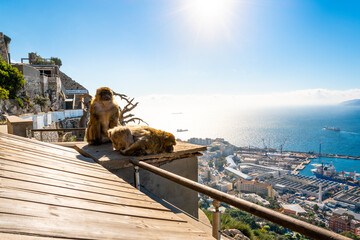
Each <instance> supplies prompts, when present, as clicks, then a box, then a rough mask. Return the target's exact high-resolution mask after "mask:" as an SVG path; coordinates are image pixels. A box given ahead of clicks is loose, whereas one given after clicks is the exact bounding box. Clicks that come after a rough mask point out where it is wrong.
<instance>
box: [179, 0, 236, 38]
mask: <svg viewBox="0 0 360 240" xmlns="http://www.w3.org/2000/svg"><path fill="white" fill-rule="evenodd" d="M184 10H185V11H186V13H187V15H188V16H187V17H188V19H189V21H190V24H191V25H192V26H193V27H194V28H195V31H196V33H197V34H198V35H207V36H209V35H214V36H215V35H220V34H222V32H223V31H229V29H230V26H229V25H230V24H231V20H232V19H231V18H232V16H233V10H234V0H191V1H187V4H186V6H185V7H184Z"/></svg>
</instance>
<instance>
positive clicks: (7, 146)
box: [0, 142, 106, 172]
mask: <svg viewBox="0 0 360 240" xmlns="http://www.w3.org/2000/svg"><path fill="white" fill-rule="evenodd" d="M0 148H1V149H2V150H3V151H8V152H19V153H21V154H27V155H32V156H34V157H41V158H48V159H51V160H53V161H55V162H59V163H62V164H64V163H66V164H70V165H75V166H77V167H82V168H84V169H98V171H99V172H106V169H104V168H103V167H101V166H99V165H98V164H95V163H89V161H84V160H80V159H77V157H78V156H77V155H75V154H71V155H70V156H64V155H63V154H62V153H58V152H55V151H54V152H49V153H46V152H43V151H41V150H37V149H36V148H33V147H24V146H22V147H19V146H17V145H14V144H13V143H4V142H0ZM90 160H91V161H92V159H90Z"/></svg>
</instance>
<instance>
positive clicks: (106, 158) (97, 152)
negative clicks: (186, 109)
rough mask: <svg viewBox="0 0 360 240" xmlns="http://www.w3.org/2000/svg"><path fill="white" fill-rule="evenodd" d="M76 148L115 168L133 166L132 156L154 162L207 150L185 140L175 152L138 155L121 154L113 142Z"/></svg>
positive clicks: (80, 145)
mask: <svg viewBox="0 0 360 240" xmlns="http://www.w3.org/2000/svg"><path fill="white" fill-rule="evenodd" d="M75 149H76V150H78V151H79V152H80V153H81V154H83V155H84V156H86V157H89V158H92V159H94V160H95V161H97V162H98V163H99V164H101V165H102V166H104V167H105V168H107V169H111V170H113V169H114V170H115V169H120V168H124V167H129V166H131V164H130V163H129V159H130V158H133V159H137V160H143V161H146V160H152V161H153V162H154V161H155V162H161V161H163V159H167V160H169V159H177V158H180V157H182V156H184V155H187V154H194V153H197V152H201V151H205V150H206V147H205V146H199V145H194V144H190V143H185V142H177V143H176V145H175V146H174V152H172V153H161V154H155V155H146V156H138V157H134V156H123V155H121V154H120V153H119V152H117V151H115V150H114V149H113V147H112V144H111V143H107V144H102V145H99V146H94V145H88V144H78V145H75Z"/></svg>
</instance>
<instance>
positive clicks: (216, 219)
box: [212, 199, 221, 240]
mask: <svg viewBox="0 0 360 240" xmlns="http://www.w3.org/2000/svg"><path fill="white" fill-rule="evenodd" d="M213 206H214V208H215V210H214V212H213V215H212V236H213V237H214V238H215V239H217V240H219V239H220V226H221V225H220V224H221V222H220V221H221V217H220V211H219V207H220V202H219V201H217V200H215V199H214V200H213Z"/></svg>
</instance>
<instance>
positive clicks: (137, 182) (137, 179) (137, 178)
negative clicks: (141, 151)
mask: <svg viewBox="0 0 360 240" xmlns="http://www.w3.org/2000/svg"><path fill="white" fill-rule="evenodd" d="M134 170H135V171H134V187H136V188H137V189H139V190H140V174H139V166H135V165H134Z"/></svg>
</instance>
